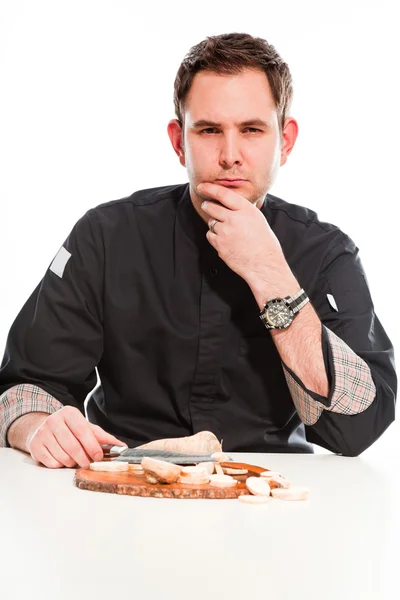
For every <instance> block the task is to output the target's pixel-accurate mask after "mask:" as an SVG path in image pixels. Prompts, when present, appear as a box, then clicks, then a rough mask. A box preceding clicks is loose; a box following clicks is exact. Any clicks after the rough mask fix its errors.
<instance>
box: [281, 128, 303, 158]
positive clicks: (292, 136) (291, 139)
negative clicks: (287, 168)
mask: <svg viewBox="0 0 400 600" xmlns="http://www.w3.org/2000/svg"><path fill="white" fill-rule="evenodd" d="M298 134H299V126H298V124H297V121H295V119H293V118H292V117H288V118H287V119H285V124H284V127H283V131H282V141H281V165H280V166H282V165H284V164H285V163H286V161H287V157H288V156H289V154H290V153H291V151H292V150H293V146H294V144H295V142H296V139H297V136H298Z"/></svg>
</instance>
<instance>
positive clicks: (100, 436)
mask: <svg viewBox="0 0 400 600" xmlns="http://www.w3.org/2000/svg"><path fill="white" fill-rule="evenodd" d="M89 425H90V427H91V428H92V430H93V433H94V435H95V436H96V439H97V441H98V442H99V444H113V446H125V447H126V448H127V447H128V446H127V444H125V442H122V441H121V440H119V439H118V438H116V437H115V436H114V435H112V434H111V433H107V431H104V429H102V428H101V427H99V426H98V425H94V424H93V423H89Z"/></svg>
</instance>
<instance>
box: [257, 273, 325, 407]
mask: <svg viewBox="0 0 400 600" xmlns="http://www.w3.org/2000/svg"><path fill="white" fill-rule="evenodd" d="M275 281H277V282H279V283H274V284H271V283H268V284H267V283H265V282H264V281H263V279H261V278H260V279H258V280H257V281H255V282H254V283H253V282H251V283H249V286H250V289H251V290H252V292H253V294H254V297H255V299H256V301H257V304H258V306H259V308H260V310H262V309H263V308H264V306H265V304H266V302H267V300H268V299H269V298H275V297H280V298H284V297H285V296H291V295H293V294H295V293H296V292H298V291H299V289H300V287H301V286H300V285H299V283H298V282H297V280H296V278H295V277H294V275H293V273H292V272H291V271H290V269H289V267H288V266H287V265H285V266H283V265H282V267H281V269H277V273H276V280H275ZM270 333H271V335H272V338H273V340H274V343H275V345H276V348H277V350H278V352H279V355H280V357H281V360H282V362H283V363H284V364H285V365H286V366H287V367H289V369H291V371H293V373H295V375H297V377H298V378H299V379H300V381H301V382H302V383H303V385H304V386H305V387H306V388H307V389H308V390H310V391H312V392H315V393H317V394H319V395H320V396H323V397H325V398H327V397H328V394H329V383H328V378H327V375H326V369H325V363H324V357H323V354H322V339H321V321H320V319H319V317H318V315H317V313H316V312H315V310H314V309H313V307H312V306H311V304H310V303H307V304H306V305H305V306H304V307H303V308H302V309H301V310H300V312H299V313H298V315H297V316H296V317H295V318H294V320H293V323H292V324H291V325H290V326H289V327H288V328H287V329H271V330H270Z"/></svg>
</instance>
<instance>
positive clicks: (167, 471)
mask: <svg viewBox="0 0 400 600" xmlns="http://www.w3.org/2000/svg"><path fill="white" fill-rule="evenodd" d="M141 465H142V467H143V469H144V471H145V473H146V475H147V476H150V477H152V478H153V479H155V482H153V481H150V483H175V482H176V481H178V477H179V476H180V474H181V467H179V466H178V465H175V464H173V463H170V462H167V461H165V460H157V459H156V458H148V457H145V458H143V459H142V462H141ZM147 479H148V477H147Z"/></svg>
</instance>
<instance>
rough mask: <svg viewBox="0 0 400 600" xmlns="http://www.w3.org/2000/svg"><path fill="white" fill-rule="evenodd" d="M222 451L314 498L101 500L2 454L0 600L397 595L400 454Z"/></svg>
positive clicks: (62, 475)
mask: <svg viewBox="0 0 400 600" xmlns="http://www.w3.org/2000/svg"><path fill="white" fill-rule="evenodd" d="M230 456H232V458H233V459H235V460H240V461H243V462H249V463H252V464H256V465H260V466H264V467H268V468H270V469H273V470H278V471H280V472H282V473H283V474H284V475H285V476H286V477H288V479H290V480H291V481H292V484H301V485H306V486H308V487H309V488H310V492H311V495H310V499H309V500H308V501H306V502H284V501H278V500H271V501H270V503H269V504H268V505H258V506H252V505H247V504H242V503H240V502H238V501H237V500H178V499H176V500H175V499H157V498H138V497H130V496H119V495H114V494H106V493H96V492H90V491H86V490H80V489H78V488H76V487H75V486H74V485H73V475H74V470H73V469H58V470H51V469H46V468H44V467H40V466H39V465H37V464H36V463H35V462H34V461H32V460H31V459H30V457H29V456H27V455H25V454H23V453H22V452H19V451H16V450H12V449H1V450H0V477H1V479H0V519H1V528H0V573H1V575H0V597H1V599H2V600H25V598H29V599H34V600H36V599H38V600H39V599H40V600H50V599H51V600H54V599H56V600H64V599H65V600H81V599H85V600H91V599H93V600H103V599H104V600H106V599H107V600H112V599H113V598H122V597H124V598H125V597H126V598H129V600H130V599H131V598H132V599H135V600H147V599H151V600H154V599H156V598H160V599H162V600H169V599H171V600H172V599H173V600H180V599H182V600H183V599H185V600H197V599H199V600H200V599H202V600H203V599H206V598H212V599H213V598H218V600H225V599H229V600H232V599H234V600H236V599H239V598H240V599H242V598H243V599H245V598H251V599H252V600H253V599H254V598H260V599H262V600H264V599H266V600H267V599H268V598H273V599H274V600H302V599H303V598H304V599H307V600H314V599H315V600H317V599H318V600H320V599H321V600H322V599H323V600H350V599H351V600H369V599H371V600H372V599H373V600H383V599H385V600H386V599H395V598H399V597H400V583H398V570H399V566H400V564H399V558H398V556H396V555H399V554H400V552H399V550H400V541H399V539H400V538H399V532H400V528H399V516H398V515H399V509H400V487H399V484H398V479H399V476H398V472H399V466H400V465H399V462H400V461H399V460H398V459H397V457H393V458H391V459H389V460H386V461H385V463H384V464H382V460H381V459H375V460H374V458H373V457H367V458H363V457H359V458H344V457H339V456H334V455H330V454H328V455H327V454H324V455H295V454H235V453H230ZM396 569H397V570H396Z"/></svg>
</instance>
